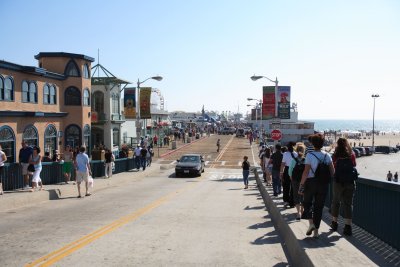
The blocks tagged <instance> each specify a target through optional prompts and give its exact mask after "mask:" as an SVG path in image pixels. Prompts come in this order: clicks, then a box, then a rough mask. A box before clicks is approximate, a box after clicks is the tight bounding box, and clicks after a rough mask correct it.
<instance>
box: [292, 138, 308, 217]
mask: <svg viewBox="0 0 400 267" xmlns="http://www.w3.org/2000/svg"><path fill="white" fill-rule="evenodd" d="M305 149H306V148H305V146H304V145H303V144H297V145H296V152H297V157H296V158H294V159H292V162H291V163H290V166H289V176H290V180H291V183H292V188H293V203H294V205H295V207H296V211H297V215H296V220H298V221H300V218H301V214H302V213H303V205H302V198H303V196H301V195H299V186H300V181H301V177H302V175H303V171H304V167H305V166H304V160H305V158H304V151H305Z"/></svg>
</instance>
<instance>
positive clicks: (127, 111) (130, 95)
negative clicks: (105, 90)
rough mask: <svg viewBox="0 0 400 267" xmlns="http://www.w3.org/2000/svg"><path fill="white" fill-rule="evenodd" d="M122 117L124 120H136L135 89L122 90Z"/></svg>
mask: <svg viewBox="0 0 400 267" xmlns="http://www.w3.org/2000/svg"><path fill="white" fill-rule="evenodd" d="M124 115H125V118H126V119H135V118H136V88H125V90H124Z"/></svg>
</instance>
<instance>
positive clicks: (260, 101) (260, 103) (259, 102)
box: [247, 98, 264, 132]
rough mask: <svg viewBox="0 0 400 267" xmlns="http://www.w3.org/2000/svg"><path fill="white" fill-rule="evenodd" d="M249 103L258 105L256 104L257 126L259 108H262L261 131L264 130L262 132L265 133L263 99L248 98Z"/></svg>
mask: <svg viewBox="0 0 400 267" xmlns="http://www.w3.org/2000/svg"><path fill="white" fill-rule="evenodd" d="M247 101H257V104H256V124H257V117H258V111H257V110H258V107H259V108H260V111H261V112H260V113H261V118H260V120H261V129H262V132H264V123H263V117H262V100H261V99H255V98H247ZM247 106H249V105H247Z"/></svg>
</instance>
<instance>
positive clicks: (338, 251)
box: [254, 170, 400, 267]
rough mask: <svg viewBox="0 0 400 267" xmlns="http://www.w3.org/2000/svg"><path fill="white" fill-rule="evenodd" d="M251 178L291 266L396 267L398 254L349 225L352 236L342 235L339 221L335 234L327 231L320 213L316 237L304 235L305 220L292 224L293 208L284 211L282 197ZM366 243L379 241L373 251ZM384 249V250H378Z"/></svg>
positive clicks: (325, 221)
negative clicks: (276, 195) (255, 184)
mask: <svg viewBox="0 0 400 267" xmlns="http://www.w3.org/2000/svg"><path fill="white" fill-rule="evenodd" d="M254 174H255V177H256V181H257V184H258V188H259V190H260V192H261V195H262V197H263V199H264V203H265V205H266V207H267V209H268V212H269V213H270V215H271V218H272V221H273V222H274V226H275V228H276V229H277V230H278V232H279V234H280V235H281V237H282V238H283V239H284V242H285V244H286V247H287V251H288V253H289V258H290V259H291V261H292V262H293V264H294V266H363V267H366V266H400V252H399V251H397V250H395V249H393V248H391V247H390V246H388V245H386V244H385V243H383V242H382V241H379V240H377V238H376V237H374V236H372V235H371V234H369V233H367V232H366V231H364V230H362V229H361V228H359V227H357V226H356V225H353V236H351V237H345V236H343V235H342V230H343V229H342V228H343V225H344V224H343V221H339V229H338V232H334V231H331V230H330V227H329V225H328V223H330V220H331V218H330V216H329V213H328V210H327V209H326V210H325V211H324V218H323V221H321V225H320V229H319V234H320V235H319V238H314V237H308V236H306V231H307V229H308V226H309V224H308V221H307V220H301V221H296V209H295V208H292V209H285V207H284V202H283V200H282V197H281V196H279V197H273V191H272V187H270V186H268V187H267V186H265V185H264V184H263V183H262V182H261V179H260V178H259V176H258V172H257V170H256V171H255V173H254ZM368 241H372V242H377V244H379V242H380V245H379V246H380V248H381V249H377V250H374V249H373V248H372V246H370V245H369V242H368ZM382 248H384V249H382Z"/></svg>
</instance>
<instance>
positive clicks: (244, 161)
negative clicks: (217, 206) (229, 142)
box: [242, 156, 250, 189]
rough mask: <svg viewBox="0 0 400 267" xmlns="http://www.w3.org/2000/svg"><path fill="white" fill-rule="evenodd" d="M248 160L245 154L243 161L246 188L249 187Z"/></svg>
mask: <svg viewBox="0 0 400 267" xmlns="http://www.w3.org/2000/svg"><path fill="white" fill-rule="evenodd" d="M247 160H248V157H247V156H244V157H243V162H242V169H243V182H244V189H247V188H249V174H250V162H248V161H247Z"/></svg>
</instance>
